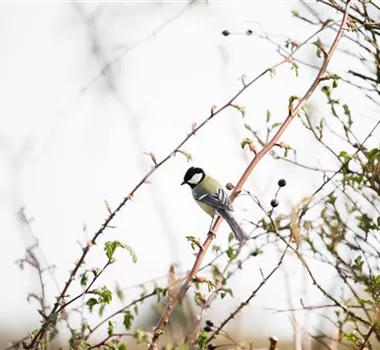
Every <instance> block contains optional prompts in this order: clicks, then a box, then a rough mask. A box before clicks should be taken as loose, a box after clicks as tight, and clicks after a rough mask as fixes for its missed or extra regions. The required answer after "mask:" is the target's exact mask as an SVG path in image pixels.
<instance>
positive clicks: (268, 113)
mask: <svg viewBox="0 0 380 350" xmlns="http://www.w3.org/2000/svg"><path fill="white" fill-rule="evenodd" d="M266 116H267V123H268V122H269V121H270V117H271V115H270V110H269V109H267V114H266Z"/></svg>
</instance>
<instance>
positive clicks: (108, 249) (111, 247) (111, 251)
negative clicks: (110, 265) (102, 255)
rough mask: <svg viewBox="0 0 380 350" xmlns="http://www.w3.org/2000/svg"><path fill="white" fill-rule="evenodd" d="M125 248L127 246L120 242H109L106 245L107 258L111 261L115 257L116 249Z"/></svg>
mask: <svg viewBox="0 0 380 350" xmlns="http://www.w3.org/2000/svg"><path fill="white" fill-rule="evenodd" d="M118 247H120V248H125V244H123V243H121V242H120V241H112V242H110V241H108V242H106V243H104V251H105V252H106V255H107V258H108V259H109V260H111V259H112V258H113V255H114V253H115V250H116V248H118Z"/></svg>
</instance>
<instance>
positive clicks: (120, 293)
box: [115, 282, 124, 302]
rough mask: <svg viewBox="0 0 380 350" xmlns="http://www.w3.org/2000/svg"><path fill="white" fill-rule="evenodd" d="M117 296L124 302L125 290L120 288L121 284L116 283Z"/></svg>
mask: <svg viewBox="0 0 380 350" xmlns="http://www.w3.org/2000/svg"><path fill="white" fill-rule="evenodd" d="M115 289H116V295H117V297H118V298H119V300H120V301H121V302H123V301H124V292H123V290H122V289H121V288H120V285H119V283H117V282H116V288H115Z"/></svg>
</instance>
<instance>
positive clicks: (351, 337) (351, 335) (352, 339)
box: [343, 332, 360, 343]
mask: <svg viewBox="0 0 380 350" xmlns="http://www.w3.org/2000/svg"><path fill="white" fill-rule="evenodd" d="M343 338H344V339H346V340H348V341H350V342H353V343H356V342H357V341H358V340H359V339H360V338H359V337H358V336H357V335H356V334H354V333H352V332H351V333H344V334H343Z"/></svg>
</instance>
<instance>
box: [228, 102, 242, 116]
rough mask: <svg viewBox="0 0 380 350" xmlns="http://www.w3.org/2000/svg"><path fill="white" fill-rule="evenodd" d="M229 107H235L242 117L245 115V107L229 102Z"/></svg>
mask: <svg viewBox="0 0 380 350" xmlns="http://www.w3.org/2000/svg"><path fill="white" fill-rule="evenodd" d="M231 107H233V108H235V109H237V110H238V111H239V112H240V113H241V116H242V117H243V118H244V117H245V108H244V107H242V106H239V105H236V104H231Z"/></svg>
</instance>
